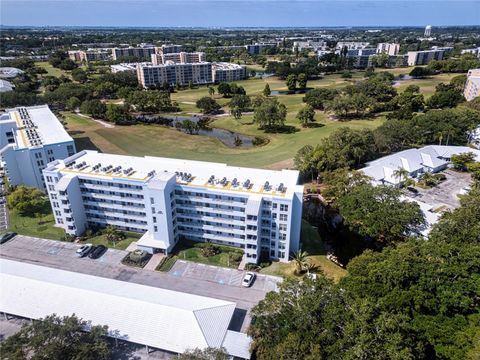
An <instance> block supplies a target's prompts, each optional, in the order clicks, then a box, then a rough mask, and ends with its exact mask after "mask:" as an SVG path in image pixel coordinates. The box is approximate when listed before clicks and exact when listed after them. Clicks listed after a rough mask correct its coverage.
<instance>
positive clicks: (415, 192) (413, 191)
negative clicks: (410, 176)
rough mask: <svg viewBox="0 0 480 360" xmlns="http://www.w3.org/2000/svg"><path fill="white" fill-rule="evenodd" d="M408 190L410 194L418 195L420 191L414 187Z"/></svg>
mask: <svg viewBox="0 0 480 360" xmlns="http://www.w3.org/2000/svg"><path fill="white" fill-rule="evenodd" d="M407 190H408V191H410V192H412V193H414V194H418V190H417V189H415V188H414V187H413V186H409V187H407Z"/></svg>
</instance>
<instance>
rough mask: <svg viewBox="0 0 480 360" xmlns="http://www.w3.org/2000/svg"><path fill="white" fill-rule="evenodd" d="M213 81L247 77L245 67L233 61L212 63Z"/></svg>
mask: <svg viewBox="0 0 480 360" xmlns="http://www.w3.org/2000/svg"><path fill="white" fill-rule="evenodd" d="M212 72H213V82H214V83H220V82H225V81H237V80H243V79H246V78H247V68H246V67H245V66H241V65H238V64H234V63H226V62H216V63H212Z"/></svg>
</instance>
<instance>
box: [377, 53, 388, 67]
mask: <svg viewBox="0 0 480 360" xmlns="http://www.w3.org/2000/svg"><path fill="white" fill-rule="evenodd" d="M388 60H389V56H388V54H386V53H382V54H378V55H375V56H374V58H373V66H376V67H381V68H384V67H387V65H388Z"/></svg>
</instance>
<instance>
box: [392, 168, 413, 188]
mask: <svg viewBox="0 0 480 360" xmlns="http://www.w3.org/2000/svg"><path fill="white" fill-rule="evenodd" d="M409 175H410V173H409V172H408V170H407V169H405V168H403V167H399V168H398V169H397V170H394V171H393V177H394V178H395V179H397V180H398V182H399V183H400V184H404V183H405V182H406V181H408V176H409Z"/></svg>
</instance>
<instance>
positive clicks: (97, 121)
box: [76, 112, 115, 129]
mask: <svg viewBox="0 0 480 360" xmlns="http://www.w3.org/2000/svg"><path fill="white" fill-rule="evenodd" d="M76 114H77V115H78V116H81V117H84V118H85V119H89V120H92V121H95V122H96V123H99V124H100V125H102V126H103V127H106V128H107V129H113V128H114V127H115V125H113V124H110V123H107V122H105V121H102V120H97V119H94V118H92V117H90V116H87V115H84V114H82V113H79V112H77V113H76Z"/></svg>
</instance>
